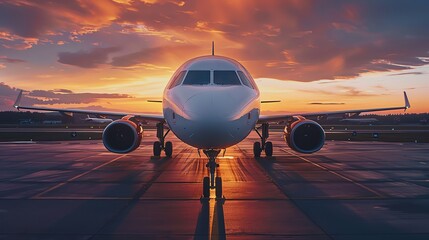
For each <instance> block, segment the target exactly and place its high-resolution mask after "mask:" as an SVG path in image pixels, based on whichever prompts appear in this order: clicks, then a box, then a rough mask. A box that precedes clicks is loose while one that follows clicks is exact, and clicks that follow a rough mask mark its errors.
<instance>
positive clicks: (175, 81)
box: [169, 71, 186, 89]
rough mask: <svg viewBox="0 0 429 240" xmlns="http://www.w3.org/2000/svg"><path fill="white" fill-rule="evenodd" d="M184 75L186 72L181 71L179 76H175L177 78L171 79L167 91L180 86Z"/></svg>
mask: <svg viewBox="0 0 429 240" xmlns="http://www.w3.org/2000/svg"><path fill="white" fill-rule="evenodd" d="M185 75H186V71H181V72H180V73H179V74H177V76H176V77H175V78H174V79H173V81H171V84H170V88H169V89H172V88H174V87H176V86H178V85H180V84H181V83H182V80H183V78H184V77H185Z"/></svg>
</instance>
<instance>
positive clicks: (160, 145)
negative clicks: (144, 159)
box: [153, 123, 173, 157]
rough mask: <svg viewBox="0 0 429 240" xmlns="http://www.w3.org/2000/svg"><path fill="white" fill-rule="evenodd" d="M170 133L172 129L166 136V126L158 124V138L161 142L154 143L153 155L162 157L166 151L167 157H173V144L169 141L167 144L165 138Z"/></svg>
mask: <svg viewBox="0 0 429 240" xmlns="http://www.w3.org/2000/svg"><path fill="white" fill-rule="evenodd" d="M169 132H170V129H168V130H167V132H166V133H165V134H164V124H163V123H158V124H156V137H157V138H158V140H159V141H156V142H154V143H153V155H154V156H156V157H159V156H161V152H162V150H164V152H165V155H166V156H167V157H171V156H172V155H173V143H172V142H170V141H168V142H165V137H166V136H167V134H168V133H169Z"/></svg>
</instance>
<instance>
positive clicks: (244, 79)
mask: <svg viewBox="0 0 429 240" xmlns="http://www.w3.org/2000/svg"><path fill="white" fill-rule="evenodd" d="M237 73H238V75H239V76H240V79H241V82H243V84H244V85H246V86H248V87H250V88H253V86H252V84H250V81H249V79H248V78H247V77H246V74H244V73H243V72H242V71H238V72H237Z"/></svg>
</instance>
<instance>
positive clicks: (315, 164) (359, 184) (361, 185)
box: [280, 148, 384, 198]
mask: <svg viewBox="0 0 429 240" xmlns="http://www.w3.org/2000/svg"><path fill="white" fill-rule="evenodd" d="M280 150H281V151H283V152H286V153H289V154H291V155H293V156H295V157H297V158H300V159H302V160H304V161H305V162H308V163H310V164H312V165H313V166H316V167H318V168H320V169H323V170H325V171H327V172H330V173H332V174H334V175H336V176H338V177H340V178H342V179H344V180H346V181H349V182H351V183H353V184H355V185H357V186H359V187H361V188H363V189H365V190H367V191H369V192H371V193H373V194H375V195H376V196H377V197H379V198H384V196H383V194H381V193H379V192H377V191H375V190H373V189H371V188H369V187H367V186H365V185H363V184H361V183H358V182H356V181H354V180H353V179H350V178H348V177H346V176H344V175H342V174H340V173H337V172H335V171H333V170H331V169H329V168H327V167H324V166H322V165H320V164H318V163H315V162H312V161H310V160H308V159H307V158H305V157H302V156H299V155H297V154H295V153H293V152H292V151H288V150H285V149H283V148H280Z"/></svg>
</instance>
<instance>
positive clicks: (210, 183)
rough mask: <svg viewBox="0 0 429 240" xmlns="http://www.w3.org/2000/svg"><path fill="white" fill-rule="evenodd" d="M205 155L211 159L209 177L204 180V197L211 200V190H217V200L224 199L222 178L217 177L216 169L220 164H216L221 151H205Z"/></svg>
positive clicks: (208, 166) (207, 165) (208, 164)
mask: <svg viewBox="0 0 429 240" xmlns="http://www.w3.org/2000/svg"><path fill="white" fill-rule="evenodd" d="M203 152H204V154H205V155H206V156H207V157H208V158H209V161H208V163H207V164H206V167H207V168H208V169H209V177H204V179H203V197H204V198H210V189H216V199H221V198H222V178H221V177H219V176H216V177H215V175H216V168H217V167H219V164H217V163H216V158H217V156H218V155H219V153H220V150H219V149H209V150H203Z"/></svg>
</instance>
